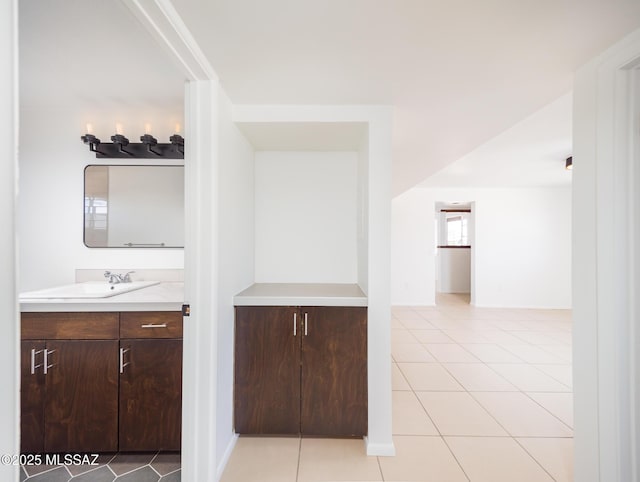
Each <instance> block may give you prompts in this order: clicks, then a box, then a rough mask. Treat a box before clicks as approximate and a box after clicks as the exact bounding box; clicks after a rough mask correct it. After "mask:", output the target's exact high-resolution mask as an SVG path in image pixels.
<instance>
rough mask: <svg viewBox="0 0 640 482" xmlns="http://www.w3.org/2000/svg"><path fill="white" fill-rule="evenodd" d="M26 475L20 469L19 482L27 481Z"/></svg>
mask: <svg viewBox="0 0 640 482" xmlns="http://www.w3.org/2000/svg"><path fill="white" fill-rule="evenodd" d="M27 477H28V475H27V473H26V472H25V471H24V467H20V478H19V480H20V482H24V481H25V480H26V479H27Z"/></svg>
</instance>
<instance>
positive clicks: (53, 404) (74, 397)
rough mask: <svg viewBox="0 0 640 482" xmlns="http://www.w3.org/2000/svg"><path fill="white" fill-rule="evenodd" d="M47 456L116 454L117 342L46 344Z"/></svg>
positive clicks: (45, 446)
mask: <svg viewBox="0 0 640 482" xmlns="http://www.w3.org/2000/svg"><path fill="white" fill-rule="evenodd" d="M47 350H48V353H49V356H48V362H49V363H48V364H49V365H50V366H49V368H48V370H47V374H46V376H45V378H46V384H45V385H46V392H47V393H46V397H45V425H44V450H45V452H114V451H117V450H118V417H117V414H118V362H117V360H118V341H117V340H82V341H76V340H60V341H47Z"/></svg>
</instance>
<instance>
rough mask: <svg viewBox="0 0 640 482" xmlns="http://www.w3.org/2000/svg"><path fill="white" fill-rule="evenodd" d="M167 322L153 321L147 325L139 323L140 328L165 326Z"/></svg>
mask: <svg viewBox="0 0 640 482" xmlns="http://www.w3.org/2000/svg"><path fill="white" fill-rule="evenodd" d="M166 327H167V324H166V323H161V324H157V325H156V324H153V323H149V324H148V325H140V328H166Z"/></svg>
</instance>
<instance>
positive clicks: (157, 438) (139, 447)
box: [119, 312, 182, 452]
mask: <svg viewBox="0 0 640 482" xmlns="http://www.w3.org/2000/svg"><path fill="white" fill-rule="evenodd" d="M120 352H121V355H120V357H121V362H120V363H121V366H120V371H121V373H120V410H119V420H120V433H119V448H120V450H121V451H126V452H132V451H153V450H180V440H181V433H182V426H181V420H182V314H181V313H174V312H127V313H121V314H120Z"/></svg>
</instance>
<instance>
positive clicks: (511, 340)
mask: <svg viewBox="0 0 640 482" xmlns="http://www.w3.org/2000/svg"><path fill="white" fill-rule="evenodd" d="M482 336H484V337H485V339H486V340H487V342H489V343H496V344H498V345H518V344H520V343H522V340H521V339H520V338H518V337H516V336H515V335H512V334H511V333H507V332H506V331H502V330H495V331H493V330H492V331H485V332H484V333H483V334H482Z"/></svg>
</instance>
